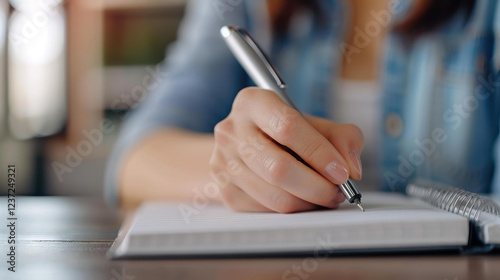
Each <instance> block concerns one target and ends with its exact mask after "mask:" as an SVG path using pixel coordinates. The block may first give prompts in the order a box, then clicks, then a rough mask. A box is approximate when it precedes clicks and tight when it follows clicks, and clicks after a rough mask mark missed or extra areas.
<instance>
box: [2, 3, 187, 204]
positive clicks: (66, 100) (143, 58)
mask: <svg viewBox="0 0 500 280" xmlns="http://www.w3.org/2000/svg"><path fill="white" fill-rule="evenodd" d="M184 6H185V0H10V1H9V0H0V167H1V168H3V169H2V170H3V171H1V172H0V182H6V181H7V179H6V174H7V165H8V164H14V165H16V168H17V170H16V171H17V194H24V195H85V196H101V195H102V187H103V177H104V168H105V165H106V159H107V157H108V155H109V154H110V152H111V149H112V147H113V144H114V142H115V140H116V137H117V134H118V131H119V128H120V124H121V123H122V121H123V120H124V119H125V118H126V117H127V112H128V111H129V110H130V109H131V108H133V107H134V106H135V105H136V104H137V103H138V102H139V101H141V100H142V99H143V98H144V97H145V96H146V95H147V93H148V89H150V88H153V86H154V85H155V83H156V82H157V81H158V80H159V79H161V77H162V75H165V73H163V72H161V71H158V70H157V65H158V64H159V63H160V62H161V61H162V60H163V58H164V54H165V49H166V47H167V46H168V44H170V43H171V42H173V41H174V40H175V36H176V31H177V27H178V25H179V22H180V20H181V18H182V16H183V12H184ZM6 190H7V188H0V194H5V193H6Z"/></svg>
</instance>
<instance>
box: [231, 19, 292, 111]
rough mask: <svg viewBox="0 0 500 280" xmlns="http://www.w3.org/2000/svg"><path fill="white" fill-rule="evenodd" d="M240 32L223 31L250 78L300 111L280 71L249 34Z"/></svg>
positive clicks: (233, 28)
mask: <svg viewBox="0 0 500 280" xmlns="http://www.w3.org/2000/svg"><path fill="white" fill-rule="evenodd" d="M240 32H241V31H238V30H237V29H236V28H235V27H230V26H225V27H223V28H222V29H221V33H222V36H223V38H224V40H225V41H226V44H227V46H228V47H229V49H230V50H231V52H232V53H233V55H234V57H236V59H237V60H238V62H239V63H240V65H241V66H242V67H243V68H244V69H245V71H246V72H247V74H248V76H250V78H251V79H252V81H253V82H254V83H255V84H256V85H257V86H258V87H260V88H263V89H267V90H271V91H274V92H275V93H276V94H278V96H279V97H280V98H281V99H282V100H283V101H284V102H285V103H286V104H287V105H289V106H290V107H292V108H294V109H295V110H297V111H299V110H298V108H297V106H296V105H295V104H294V103H293V101H292V99H291V98H290V96H289V95H288V93H287V92H286V85H285V83H284V82H282V80H281V77H280V76H279V74H278V71H277V70H276V69H274V67H273V66H272V64H271V63H270V62H269V60H268V58H267V57H266V56H265V54H264V52H263V51H262V49H261V48H260V47H259V46H258V45H257V43H256V42H255V41H253V40H252V39H251V37H250V35H249V34H246V33H245V34H244V35H242V33H240ZM244 36H247V37H248V38H245V37H244Z"/></svg>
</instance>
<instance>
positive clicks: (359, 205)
mask: <svg viewBox="0 0 500 280" xmlns="http://www.w3.org/2000/svg"><path fill="white" fill-rule="evenodd" d="M356 205H358V207H359V209H361V211H363V212H365V208H363V205H361V203H357V204H356Z"/></svg>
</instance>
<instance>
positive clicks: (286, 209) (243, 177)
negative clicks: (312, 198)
mask: <svg viewBox="0 0 500 280" xmlns="http://www.w3.org/2000/svg"><path fill="white" fill-rule="evenodd" d="M242 164H243V163H242ZM233 183H234V184H235V185H236V186H238V187H239V188H240V189H241V190H242V191H243V192H245V193H246V194H248V196H250V197H252V198H253V199H254V200H256V201H258V202H259V203H260V204H262V205H263V206H264V207H265V208H267V209H271V210H272V211H275V212H279V213H292V212H299V211H307V210H313V209H316V208H317V206H316V205H315V204H313V203H310V202H307V201H305V200H302V199H300V198H298V197H296V196H294V195H292V194H291V193H289V192H287V191H285V190H284V189H282V188H280V187H277V186H274V185H271V184H269V183H268V182H266V181H265V180H263V179H262V178H261V177H259V176H258V175H256V174H255V173H253V171H251V170H250V169H249V168H248V167H246V166H244V165H243V168H242V170H241V174H240V175H239V176H237V177H235V178H234V180H233ZM337 205H338V204H337Z"/></svg>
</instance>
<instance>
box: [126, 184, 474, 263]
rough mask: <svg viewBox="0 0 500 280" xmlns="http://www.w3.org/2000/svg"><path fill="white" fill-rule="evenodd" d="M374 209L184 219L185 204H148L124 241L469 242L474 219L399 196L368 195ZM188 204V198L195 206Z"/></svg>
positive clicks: (283, 248)
mask: <svg viewBox="0 0 500 280" xmlns="http://www.w3.org/2000/svg"><path fill="white" fill-rule="evenodd" d="M362 203H363V206H364V207H365V209H366V212H361V211H360V210H359V209H358V208H357V207H356V206H355V205H351V204H349V203H347V202H346V203H343V204H342V205H341V206H340V207H339V208H338V209H334V210H321V211H310V212H301V213H293V214H278V213H239V212H234V211H231V210H229V209H227V208H226V207H225V206H223V205H209V206H207V207H206V208H204V209H201V210H200V211H199V213H198V214H193V215H191V216H189V219H186V217H183V215H182V214H181V210H180V205H181V204H179V203H165V202H148V203H145V204H144V205H143V206H141V207H140V208H139V209H138V211H137V213H136V217H135V220H134V221H133V223H132V225H131V227H130V230H129V232H128V233H127V236H126V238H125V241H124V242H123V244H122V248H121V253H124V254H127V253H130V254H133V255H171V254H172V255H184V254H187V255H193V254H194V255H196V254H225V253H240V254H245V253H273V252H274V253H283V252H298V251H313V250H315V249H317V247H318V246H319V247H321V248H322V249H324V250H333V251H334V250H346V249H347V250H349V249H358V250H359V249H371V248H399V247H401V248H412V247H421V246H426V247H429V246H430V247H434V246H460V245H466V244H467V240H468V232H469V231H468V221H467V219H465V218H463V217H461V216H458V215H455V214H451V213H448V212H446V211H442V210H439V209H436V208H434V207H432V206H428V205H427V204H425V203H423V202H420V201H418V200H415V199H410V198H407V197H404V196H401V195H399V194H388V193H386V194H384V193H373V194H369V193H368V194H365V195H364V196H363V201H362ZM187 205H188V204H187Z"/></svg>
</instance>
